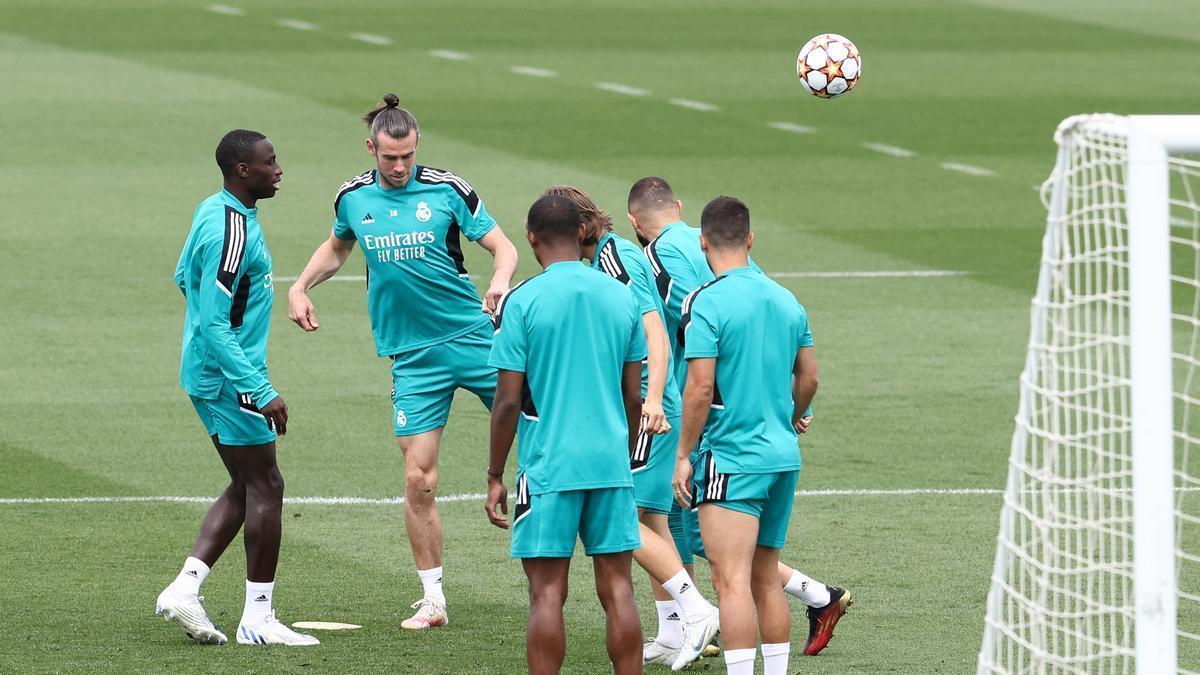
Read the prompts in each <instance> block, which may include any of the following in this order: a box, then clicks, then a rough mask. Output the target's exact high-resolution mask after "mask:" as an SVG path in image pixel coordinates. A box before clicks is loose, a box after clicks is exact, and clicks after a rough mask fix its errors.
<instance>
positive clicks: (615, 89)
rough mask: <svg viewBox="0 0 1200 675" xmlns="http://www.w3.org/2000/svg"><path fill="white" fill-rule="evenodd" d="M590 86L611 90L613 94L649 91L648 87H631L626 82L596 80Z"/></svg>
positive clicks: (632, 94)
mask: <svg viewBox="0 0 1200 675" xmlns="http://www.w3.org/2000/svg"><path fill="white" fill-rule="evenodd" d="M592 86H594V87H596V88H597V89H603V90H604V91H611V92H612V93H614V94H624V95H626V96H649V95H650V91H649V90H648V89H639V88H638V87H631V86H629V85H627V84H621V83H620V82H597V83H595V84H594V85H592Z"/></svg>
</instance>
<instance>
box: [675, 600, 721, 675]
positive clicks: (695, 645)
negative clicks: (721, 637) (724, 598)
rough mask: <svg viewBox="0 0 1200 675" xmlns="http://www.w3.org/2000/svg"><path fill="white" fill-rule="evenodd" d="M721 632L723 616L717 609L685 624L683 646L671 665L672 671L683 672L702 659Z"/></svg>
mask: <svg viewBox="0 0 1200 675" xmlns="http://www.w3.org/2000/svg"><path fill="white" fill-rule="evenodd" d="M719 632H721V614H720V612H718V611H717V610H716V609H714V610H713V611H711V612H709V613H708V614H707V615H706V616H702V617H700V618H699V619H695V620H693V621H688V622H686V623H684V624H683V644H681V645H680V646H679V654H678V655H677V656H676V657H675V662H674V663H672V664H671V670H676V671H678V670H683V669H684V668H685V667H687V665H688V664H689V663H691V662H692V661H695V660H696V659H698V658H700V656H701V655H702V654H703V653H704V649H705V647H708V643H710V642H712V641H713V638H715V637H716V636H717V633H719Z"/></svg>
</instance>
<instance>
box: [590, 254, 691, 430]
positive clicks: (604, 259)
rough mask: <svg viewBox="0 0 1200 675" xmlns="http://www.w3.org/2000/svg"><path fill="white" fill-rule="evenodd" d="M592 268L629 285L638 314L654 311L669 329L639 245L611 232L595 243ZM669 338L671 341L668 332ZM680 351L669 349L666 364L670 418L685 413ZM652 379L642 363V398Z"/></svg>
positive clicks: (665, 405)
mask: <svg viewBox="0 0 1200 675" xmlns="http://www.w3.org/2000/svg"><path fill="white" fill-rule="evenodd" d="M592 269H594V270H598V271H600V272H603V273H605V274H607V275H608V276H610V277H612V278H613V279H616V280H617V281H619V282H621V283H622V284H624V285H625V286H627V287H628V288H629V290H630V291H632V292H633V298H634V300H635V301H636V302H637V303H638V311H640V312H641V313H642V314H643V315H645V314H646V313H647V312H651V311H654V312H658V315H659V318H660V319H661V320H662V321H663V326H664V328H665V327H666V309H665V306H664V304H663V299H662V297H660V296H659V295H658V293H656V292H655V279H654V272H653V270H652V269H651V267H650V261H649V260H648V259H647V258H646V256H645V255H644V254H643V252H642V249H641V248H640V247H639V246H638V245H637V244H634V243H633V242H631V241H629V240H628V239H623V238H621V237H618V236H617V235H615V234H613V233H612V232H606V233H604V235H603V236H601V237H600V240H599V241H598V242H597V243H596V254H595V256H593V260H592ZM668 339H671V338H670V334H669V333H668ZM677 351H678V350H677V349H674V348H672V349H671V350H670V355H669V356H670V358H669V360H668V363H667V372H668V373H669V376H668V377H667V381H666V382H665V383H664V386H663V394H662V397H663V400H662V403H663V411H664V412H665V413H666V415H667V417H677V416H679V415H680V414H682V408H681V403H680V400H679V387H678V385H677V384H676V382H675V377H674V369H675V359H676V358H682V355H681V354H677ZM649 379H650V373H649V365H648V364H643V367H642V397H643V398H644V397H645V396H646V388H647V386H648V384H649Z"/></svg>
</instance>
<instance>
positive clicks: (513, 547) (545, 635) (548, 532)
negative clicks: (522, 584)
mask: <svg viewBox="0 0 1200 675" xmlns="http://www.w3.org/2000/svg"><path fill="white" fill-rule="evenodd" d="M516 494H517V500H516V505H515V507H514V509H513V520H512V541H511V544H510V548H509V553H510V555H512V557H514V558H518V559H520V560H521V563H522V566H523V567H524V568H525V576H527V577H528V578H529V625H528V627H527V630H526V642H525V653H526V657H527V658H528V660H529V672H530V673H557V672H558V670H559V668H562V662H563V657H564V655H565V654H566V644H567V637H566V627H565V625H564V624H563V614H562V608H563V603H565V602H566V600H567V571H568V569H569V567H570V564H571V555H572V554H573V553H574V552H575V540H576V539H577V538H578V536H579V527H580V519H581V517H582V513H583V502H584V499H583V492H582V491H579V490H574V491H568V492H546V493H542V494H530V493H529V490H528V488H527V486H526V484H525V475H524V474H517V480H516Z"/></svg>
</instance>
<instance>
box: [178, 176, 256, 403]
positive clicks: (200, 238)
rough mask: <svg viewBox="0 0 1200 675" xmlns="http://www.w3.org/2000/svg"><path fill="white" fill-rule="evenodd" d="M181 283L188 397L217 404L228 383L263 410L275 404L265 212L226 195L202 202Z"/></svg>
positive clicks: (183, 380) (182, 370) (183, 258)
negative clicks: (269, 342)
mask: <svg viewBox="0 0 1200 675" xmlns="http://www.w3.org/2000/svg"><path fill="white" fill-rule="evenodd" d="M175 283H176V285H178V286H179V290H181V291H183V295H184V297H185V298H186V299H187V312H186V314H185V316H184V323H183V357H182V359H181V362H180V366H179V383H180V384H181V385H183V388H184V390H186V391H187V393H189V394H191V395H192V396H195V397H197V398H202V399H215V398H217V396H218V395H219V394H220V392H221V387H222V385H223V384H224V383H225V381H226V380H228V381H229V383H230V385H231V386H232V387H233V389H234V390H236V391H237V392H238V393H239V394H249V395H250V398H251V400H252V401H253V402H254V405H256V406H258V407H259V408H261V407H263V406H264V405H266V404H267V403H269V402H270V401H271V399H273V398H275V397H276V396H277V394H276V393H275V390H274V389H272V388H271V382H270V381H269V380H268V379H267V333H268V332H269V331H270V327H271V305H272V303H273V302H274V300H275V286H274V284H273V279H272V278H271V254H270V253H269V252H268V251H267V242H266V240H265V239H263V233H262V228H261V227H260V226H259V224H258V209H257V208H253V209H248V208H246V207H245V206H244V205H242V203H241V202H240V201H238V199H237V198H236V197H234V196H233V195H232V194H230V193H229V192H227V191H225V190H221V191H220V192H218V193H217V194H215V195H213V196H211V197H209V198H208V199H205V200H204V201H202V202H200V205H199V206H197V207H196V213H195V215H194V216H192V229H191V231H190V232H188V237H187V241H186V242H185V243H184V245H183V252H182V253H180V254H179V264H178V265H177V266H176V267H175Z"/></svg>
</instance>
